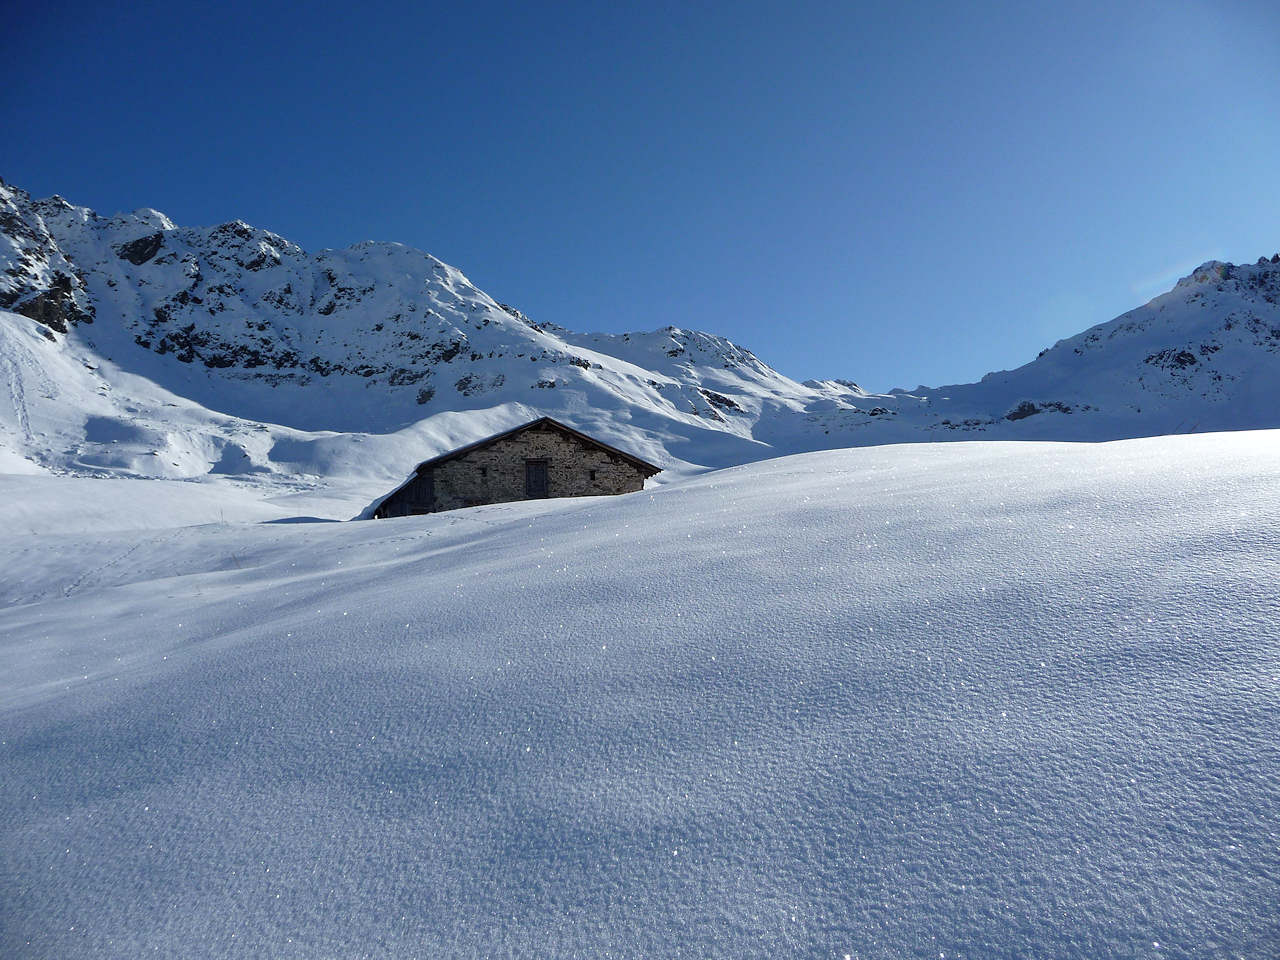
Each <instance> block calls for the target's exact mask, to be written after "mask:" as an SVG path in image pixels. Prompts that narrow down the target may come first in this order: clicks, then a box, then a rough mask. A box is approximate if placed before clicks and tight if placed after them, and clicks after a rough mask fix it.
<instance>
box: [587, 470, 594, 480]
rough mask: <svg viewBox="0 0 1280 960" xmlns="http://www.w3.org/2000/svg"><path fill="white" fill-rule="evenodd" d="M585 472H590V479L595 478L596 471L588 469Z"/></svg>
mask: <svg viewBox="0 0 1280 960" xmlns="http://www.w3.org/2000/svg"><path fill="white" fill-rule="evenodd" d="M587 472H588V473H589V474H591V479H592V480H594V479H595V478H596V472H595V471H594V470H588V471H587Z"/></svg>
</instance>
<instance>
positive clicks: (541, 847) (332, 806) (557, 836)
mask: <svg viewBox="0 0 1280 960" xmlns="http://www.w3.org/2000/svg"><path fill="white" fill-rule="evenodd" d="M1278 477H1280V434H1277V433H1275V432H1259V433H1237V434H1222V435H1211V436H1196V437H1176V438H1164V439H1156V440H1140V441H1127V442H1122V443H1115V444H1101V445H1070V444H1036V443H1022V444H1013V443H1007V444H999V443H995V444H993V443H983V444H942V445H939V444H926V445H913V446H900V447H882V448H874V449H861V450H843V451H833V452H827V453H819V454H809V455H804V456H797V457H790V458H785V459H780V460H774V461H769V462H765V463H760V464H755V465H751V466H745V467H740V468H735V469H731V470H725V471H718V472H714V473H709V474H706V475H705V476H702V477H700V478H696V479H693V480H686V481H683V482H680V483H675V484H670V485H668V486H665V487H663V488H661V489H658V490H654V491H650V492H645V493H642V494H635V495H631V496H628V497H622V498H606V499H599V500H573V501H549V502H545V503H536V504H510V505H503V506H495V507H484V508H477V509H472V510H465V511H458V512H454V513H451V514H441V515H437V516H433V517H422V518H408V519H403V520H387V521H379V522H373V523H359V524H332V523H330V524H325V523H301V522H300V523H292V524H279V523H267V524H257V525H253V524H234V523H226V524H213V525H207V526H201V527H183V526H180V525H179V524H180V523H181V519H182V517H181V512H180V511H181V510H182V509H183V508H181V507H180V506H179V503H180V501H181V498H176V499H171V500H168V501H164V503H162V504H161V506H159V507H158V508H157V509H159V510H170V511H173V513H172V516H173V521H174V526H172V527H171V528H170V529H157V528H152V529H147V530H139V531H137V532H129V531H119V530H117V531H115V532H112V531H110V530H108V529H105V528H101V527H96V528H94V529H93V530H91V531H90V532H88V533H67V534H61V535H60V534H57V533H44V534H42V535H38V536H37V535H32V534H25V533H23V532H22V531H21V530H16V531H13V532H12V534H11V536H10V537H9V539H8V541H7V545H6V546H7V549H6V550H5V551H4V553H3V559H2V562H3V564H4V567H3V569H2V570H0V583H2V584H3V591H4V594H3V596H2V597H0V603H3V606H0V638H2V639H0V664H2V665H3V669H0V807H2V808H3V809H4V810H5V811H6V814H5V817H4V818H3V819H2V820H0V954H3V955H5V956H14V957H59V958H70V957H120V956H140V955H149V954H152V953H155V954H158V955H161V956H190V957H219V956H226V957H242V956H272V957H282V958H285V957H307V958H311V957H329V956H343V957H346V956H388V957H390V956H396V957H401V956H403V957H410V956H420V957H434V956H584V957H585V956H590V957H604V956H613V957H642V956H643V957H653V956H696V957H704V956H707V957H756V956H758V957H778V956H812V957H837V958H840V957H845V956H849V957H860V958H878V957H920V958H939V957H947V958H950V957H984V958H985V957H1010V958H1012V957H1032V956H1035V957H1081V958H1085V957H1087V958H1094V957H1107V956H1125V957H1161V956H1169V957H1193V956H1194V957H1205V956H1223V957H1227V956H1230V957H1236V956H1241V957H1270V956H1275V955H1276V954H1277V953H1278V952H1280V921H1278V920H1277V912H1276V909H1275V907H1276V904H1277V903H1280V847H1278V840H1280V837H1278V833H1280V750H1278V749H1277V746H1276V742H1275V731H1276V729H1277V728H1278V727H1277V725H1278V724H1280V599H1278V598H1277V591H1276V589H1275V585H1276V583H1277V580H1278V577H1280V561H1278V559H1277V558H1280V484H1278V483H1277V478H1278ZM13 482H14V483H23V484H30V483H38V482H42V478H38V477H37V478H21V479H19V480H15V481H13ZM67 482H70V481H67ZM76 482H79V483H83V484H86V485H93V484H92V483H91V482H90V481H76ZM140 482H141V481H124V480H120V481H112V482H100V483H98V484H97V485H98V486H101V487H102V488H103V492H102V494H101V496H102V497H104V498H109V497H112V496H117V495H120V494H119V491H121V490H122V489H125V488H127V487H128V486H129V485H131V484H135V483H140ZM157 482H159V481H157ZM183 486H188V487H189V486H190V485H183ZM157 499H158V498H157ZM164 504H168V505H167V506H166V505H164ZM300 506H301V508H302V509H305V505H302V504H300ZM50 509H54V507H52V506H51V507H50ZM37 520H38V518H37ZM55 527H56V524H53V525H46V526H43V527H39V528H40V529H54V528H55Z"/></svg>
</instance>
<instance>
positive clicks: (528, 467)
mask: <svg viewBox="0 0 1280 960" xmlns="http://www.w3.org/2000/svg"><path fill="white" fill-rule="evenodd" d="M524 495H525V496H526V497H528V498H529V499H530V500H536V499H539V498H541V497H549V496H551V491H550V485H549V484H548V482H547V461H545V460H526V461H525V462H524Z"/></svg>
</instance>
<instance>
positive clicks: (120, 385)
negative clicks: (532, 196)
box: [0, 182, 1280, 510]
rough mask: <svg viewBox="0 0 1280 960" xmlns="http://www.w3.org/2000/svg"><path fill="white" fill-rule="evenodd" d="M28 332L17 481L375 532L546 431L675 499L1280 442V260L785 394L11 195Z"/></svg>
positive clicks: (679, 353) (388, 267)
mask: <svg viewBox="0 0 1280 960" xmlns="http://www.w3.org/2000/svg"><path fill="white" fill-rule="evenodd" d="M566 282H570V281H568V280H567V281H566ZM0 308H2V309H0V398H3V399H0V469H3V470H8V471H10V472H19V471H21V472H33V471H34V472H52V473H57V474H74V475H80V476H135V477H159V478H166V479H178V478H185V479H196V478H206V477H212V478H215V479H217V480H219V482H221V480H222V479H223V478H228V477H231V478H238V479H239V480H243V481H245V482H250V483H253V484H255V485H257V486H258V487H259V488H260V489H263V490H269V489H270V490H274V492H275V493H281V494H291V493H294V492H297V490H299V489H306V488H315V487H317V486H329V487H331V488H333V491H334V494H335V496H336V497H338V498H339V499H350V501H351V502H352V503H353V504H354V505H355V509H356V510H358V509H359V508H360V506H363V505H364V504H366V503H368V502H369V501H370V500H372V499H373V498H374V497H376V496H378V495H380V494H382V493H385V492H386V490H387V489H389V488H390V487H391V486H393V485H395V484H397V483H399V482H400V481H401V480H403V478H404V477H405V476H406V474H407V473H408V472H409V470H410V469H411V468H412V467H413V466H414V465H415V464H416V463H419V462H421V461H422V460H425V459H428V458H430V457H433V456H436V455H438V454H441V453H444V452H446V451H448V450H450V449H452V448H455V447H458V446H462V445H465V444H466V443H470V442H472V441H474V440H477V439H480V438H481V437H484V436H487V435H489V434H492V433H496V432H498V431H501V430H504V429H508V428H510V427H513V426H515V425H517V424H520V423H523V422H527V421H529V420H532V419H534V418H536V417H538V416H543V415H549V416H553V417H556V418H557V419H560V420H562V421H564V422H566V423H569V424H571V425H573V426H575V427H577V428H579V429H581V430H583V431H585V432H587V433H588V434H590V435H592V436H596V437H599V438H601V439H602V440H605V441H606V442H608V443H611V444H613V445H615V446H618V447H621V448H622V449H625V450H628V451H629V452H631V453H633V454H635V455H636V456H639V457H642V458H643V459H645V460H648V461H650V462H652V463H656V464H658V465H659V466H662V467H664V469H665V473H664V474H663V475H662V477H661V481H662V482H666V481H668V480H670V479H672V478H678V477H680V476H685V475H688V474H689V473H691V472H696V471H697V470H698V469H699V468H706V467H723V466H730V465H736V464H741V463H747V462H752V461H757V460H763V459H767V458H770V457H776V456H780V455H785V454H791V453H797V452H805V451H812V450H818V449H832V448H842V447H850V446H865V445H875V444H884V443H899V442H918V441H939V440H975V439H976V440H1003V439H1018V440H1028V439H1030V440H1111V439H1118V438H1126V437H1138V436H1154V435H1161V434H1169V433H1187V432H1209V431H1221V430H1249V429H1264V428H1275V427H1280V261H1277V262H1275V263H1273V262H1271V261H1269V260H1268V261H1262V262H1259V263H1256V264H1252V265H1242V266H1236V265H1232V264H1223V263H1216V262H1211V263H1207V264H1205V265H1203V266H1202V267H1200V268H1197V269H1196V270H1195V271H1193V273H1192V274H1191V275H1190V276H1188V277H1186V278H1185V279H1183V280H1181V281H1179V283H1178V284H1177V285H1176V286H1175V287H1174V289H1172V290H1170V291H1169V292H1168V293H1166V294H1163V295H1162V296H1160V297H1157V298H1155V299H1154V300H1152V301H1151V302H1149V303H1147V304H1145V305H1143V306H1141V307H1138V308H1136V309H1135V310H1132V311H1130V312H1129V313H1126V314H1124V315H1123V316H1121V317H1118V318H1116V319H1114V320H1111V321H1109V322H1107V323H1103V324H1099V325H1097V326H1094V327H1091V328H1090V329H1088V330H1085V331H1084V332H1083V333H1080V334H1078V335H1076V336H1074V337H1070V338H1068V339H1066V340H1062V341H1060V342H1059V343H1057V344H1054V345H1053V346H1052V347H1050V348H1049V349H1047V350H1046V351H1044V353H1043V354H1042V355H1041V356H1040V357H1038V358H1036V359H1035V360H1032V361H1031V362H1029V363H1027V364H1026V365H1025V366H1022V367H1020V368H1018V369H1016V370H1011V371H1001V372H997V373H992V374H989V375H988V376H986V377H984V378H983V379H982V381H981V382H979V383H971V384H958V385H952V386H943V387H936V388H930V387H924V386H921V387H918V388H915V389H913V390H910V391H901V390H896V391H892V392H890V393H886V394H871V393H868V392H866V391H864V390H862V389H861V388H859V387H858V386H857V385H856V384H855V383H853V382H852V381H849V380H825V381H812V380H811V381H806V382H804V383H799V382H797V381H795V380H792V379H790V378H788V377H785V376H783V375H782V374H780V373H778V372H777V371H775V370H773V369H772V368H770V367H769V366H768V365H767V364H766V363H765V362H763V361H762V360H761V359H760V358H757V357H756V356H755V355H754V354H752V353H751V352H750V351H749V350H746V349H745V348H743V347H741V346H739V345H737V344H734V343H732V342H730V341H729V340H727V339H725V338H724V337H721V336H716V335H715V334H711V333H703V332H699V331H697V330H690V329H684V328H682V327H679V326H672V325H671V324H672V323H673V322H674V323H680V324H687V323H697V324H702V323H707V324H711V325H714V324H715V323H716V319H715V318H714V317H692V318H691V317H684V316H680V315H670V314H667V313H664V312H662V311H663V310H665V309H670V306H669V305H664V306H660V307H657V308H656V309H655V316H654V326H655V327H657V329H655V330H652V331H649V332H637V333H624V334H589V333H576V332H574V331H570V330H567V329H564V328H563V327H560V326H558V325H556V324H554V323H551V322H545V321H547V320H553V319H554V318H541V321H543V322H535V321H534V320H532V319H530V318H529V317H527V316H525V315H524V314H523V313H521V312H520V311H519V310H517V309H515V308H513V307H510V306H508V305H506V304H503V303H500V302H499V301H498V300H496V299H495V298H493V297H491V296H490V295H488V294H487V293H485V292H484V291H482V290H480V289H478V288H477V287H476V286H475V285H474V284H472V283H471V282H470V281H469V280H468V279H467V278H466V277H465V276H464V275H463V274H462V273H461V272H460V271H459V270H457V269H456V268H454V267H451V266H449V265H448V264H446V263H443V262H442V261H440V260H438V259H436V258H435V257H432V256H430V255H429V254H426V253H424V252H422V251H420V250H414V249H412V248H409V247H406V246H404V245H402V244H395V243H359V244H356V245H355V246H352V247H350V248H348V249H345V250H321V251H318V252H315V253H310V252H308V251H305V250H303V249H301V248H300V247H298V246H297V245H296V244H293V243H291V242H289V241H288V240H286V239H285V238H283V237H280V236H279V235H277V234H274V233H272V232H270V231H268V230H263V229H260V228H257V227H253V226H250V225H249V224H246V223H244V222H242V221H238V220H236V221H231V222H228V223H224V224H220V225H217V226H213V227H181V226H178V225H176V224H174V223H173V222H172V221H171V220H169V218H167V217H166V216H164V215H163V214H161V213H159V212H157V211H155V210H140V211H136V212H134V213H132V214H123V215H117V216H112V217H103V216H99V215H98V214H96V213H94V212H93V211H92V210H89V209H88V208H86V207H79V206H74V205H72V204H70V203H68V202H67V201H65V200H63V199H61V198H58V197H53V198H49V199H45V200H34V199H32V198H31V197H29V196H28V195H27V194H25V193H24V192H23V191H21V190H20V189H18V188H16V187H13V186H10V185H7V184H4V183H3V182H0ZM602 309H604V310H607V309H608V308H607V305H606V306H605V307H603V308H602ZM8 311H11V312H8ZM1095 319H1097V318H1091V317H1082V318H1081V326H1084V325H1085V324H1087V323H1089V322H1090V321H1092V320H1095ZM603 322H604V318H602V323H603ZM858 322H859V318H857V317H856V316H854V317H851V318H850V323H851V330H853V331H856V327H857V323H858ZM1028 359H1030V358H1028ZM850 372H851V373H853V374H855V375H856V374H857V371H850ZM275 488H278V489H275Z"/></svg>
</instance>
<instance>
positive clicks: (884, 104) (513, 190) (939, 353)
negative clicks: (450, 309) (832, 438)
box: [0, 0, 1280, 389]
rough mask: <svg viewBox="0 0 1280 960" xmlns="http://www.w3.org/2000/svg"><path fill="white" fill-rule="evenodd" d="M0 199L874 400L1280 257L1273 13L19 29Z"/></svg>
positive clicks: (603, 10)
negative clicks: (1211, 275) (378, 271)
mask: <svg viewBox="0 0 1280 960" xmlns="http://www.w3.org/2000/svg"><path fill="white" fill-rule="evenodd" d="M0 54H2V55H3V57H4V62H5V64H6V65H7V69H6V74H7V75H6V80H5V83H4V84H3V85H0V120H2V121H3V129H4V131H5V136H4V137H3V143H2V144H0V176H3V177H4V178H5V179H7V180H9V181H11V182H13V183H15V184H17V185H18V186H21V187H23V188H25V189H27V190H29V191H31V192H32V193H33V194H36V195H39V196H46V195H48V194H51V193H60V194H62V195H63V196H65V197H67V198H68V199H69V200H71V201H72V202H75V203H81V204H87V205H89V206H91V207H93V208H95V209H97V210H98V211H99V212H102V213H114V212H116V211H118V210H130V209H134V208H136V207H140V206H150V207H156V208H158V209H161V210H163V211H165V212H166V213H168V214H169V215H170V216H171V217H173V218H174V219H175V220H177V221H178V222H179V223H182V224H190V225H199V224H213V223H219V222H222V221H226V220H230V219H235V218H240V219H244V220H248V221H250V222H251V223H254V224H256V225H258V226H262V227H266V228H269V229H272V230H275V231H277V232H278V233H281V234H283V235H285V236H286V237H288V238H290V239H292V240H294V241H296V242H298V243H300V244H302V245H303V246H304V247H307V248H309V249H318V248H321V247H340V246H346V245H348V244H350V243H354V242H356V241H359V240H365V239H375V240H397V241H401V242H404V243H407V244H410V245H412V246H416V247H421V248H423V249H425V250H428V251H430V252H431V253H433V254H435V255H436V256H438V257H440V258H441V259H443V260H446V261H448V262H449V263H452V264H454V265H455V266H457V267H459V268H460V269H462V270H463V271H464V272H465V273H466V274H467V275H468V276H469V277H470V278H471V279H472V280H473V281H474V282H475V283H476V284H477V285H478V286H480V287H481V288H482V289H484V290H486V291H488V292H489V293H491V294H492V295H494V296H495V297H497V298H499V299H500V300H505V301H507V302H510V303H513V304H515V305H517V306H519V307H520V308H521V309H522V310H524V311H525V312H526V313H528V314H530V315H531V316H533V317H534V318H535V319H538V320H546V321H553V322H556V323H559V324H562V325H564V326H567V327H570V328H573V329H577V330H609V331H619V330H630V329H653V328H656V327H659V326H663V325H666V324H669V323H673V324H676V325H677V326H685V327H694V328H700V329H705V330H709V331H712V332H715V333H720V334H723V335H725V336H728V337H729V338H731V339H733V340H735V341H736V342H738V343H740V344H742V345H744V346H746V347H749V348H751V349H753V350H755V351H756V352H757V353H758V354H759V355H760V356H761V358H762V359H764V360H765V361H766V362H768V363H770V364H772V365H773V366H775V367H777V368H778V369H779V370H781V371H782V372H784V373H786V374H789V375H791V376H793V377H796V378H797V379H804V378H808V377H837V376H839V377H848V378H852V379H854V380H857V381H858V382H859V383H861V384H863V385H864V386H867V387H870V388H874V389H887V388H889V387H892V386H904V387H913V386H915V385H916V384H918V383H927V384H931V385H937V384H944V383H954V382H960V381H965V380H970V379H975V378H977V377H978V376H980V375H982V374H983V373H985V372H987V371H989V370H995V369H1002V368H1007V367H1012V366H1017V365H1020V364H1021V363H1024V362H1026V361H1028V360H1030V359H1032V358H1034V357H1035V355H1036V353H1037V352H1038V351H1039V350H1040V349H1042V348H1043V347H1045V346H1048V345H1049V344H1051V343H1052V342H1054V341H1055V340H1057V339H1060V338H1061V337H1064V336H1069V335H1071V334H1074V333H1076V332H1078V331H1080V330H1082V329H1084V328H1085V327H1088V326H1091V325H1093V324H1095V323H1099V322H1102V321H1104V320H1108V319H1110V318H1112V317H1113V316H1115V315H1117V314H1119V313H1121V312H1123V311H1125V310H1127V309H1129V308H1130V307H1133V306H1136V305H1138V304H1139V303H1142V302H1144V301H1145V300H1147V299H1148V298H1150V297H1151V296H1153V295H1155V294H1156V293H1159V292H1162V291H1163V290H1164V289H1167V288H1168V286H1170V285H1171V284H1172V283H1173V281H1174V280H1175V279H1176V278H1177V277H1178V276H1179V275H1181V274H1184V273H1186V272H1187V271H1189V270H1190V268H1192V267H1194V266H1195V265H1196V264H1197V263H1200V262H1201V261H1204V260H1207V259H1210V258H1218V259H1230V260H1236V261H1239V260H1254V259H1256V258H1257V257H1258V256H1259V255H1260V254H1267V255H1269V254H1271V253H1273V252H1275V251H1277V250H1278V249H1280V163H1278V161H1280V3H1277V2H1274V0H1161V2H1153V0H1134V2H1125V0H1110V2H1093V0H1087V2H1072V0H1059V2H1053V3H1036V2H1026V0H1021V2H1003V0H1000V2H997V0H973V2H966V3H951V2H921V0H900V2H896V3H882V2H879V3H856V2H843V3H816V2H804V0H799V2H793V3H786V4H781V3H758V2H752V0H745V2H743V0H740V2H733V3H729V2H725V3H708V4H703V3H687V2H686V3H666V2H657V0H647V2H643V3H636V4H625V5H622V6H619V5H615V4H610V3H554V4H553V3H543V4H539V3H513V4H503V3H490V2H483V0H482V2H468V3H451V4H447V5H445V4H440V5H436V4H431V3H422V4H420V3H410V2H366V3H359V2H349V3H344V4H341V5H333V6H325V5H321V4H310V5H302V4H299V5H297V6H296V7H294V6H289V5H283V4H277V3H269V2H255V3H248V2H241V0H227V2H224V3H218V4H201V3H172V2H166V3H159V4H153V3H137V4H128V5H126V4H116V3H101V2H93V3H64V2H59V0H47V2H44V3H27V4H21V5H13V6H11V7H10V9H9V10H8V11H7V13H6V15H5V25H4V30H3V33H2V34H0Z"/></svg>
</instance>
